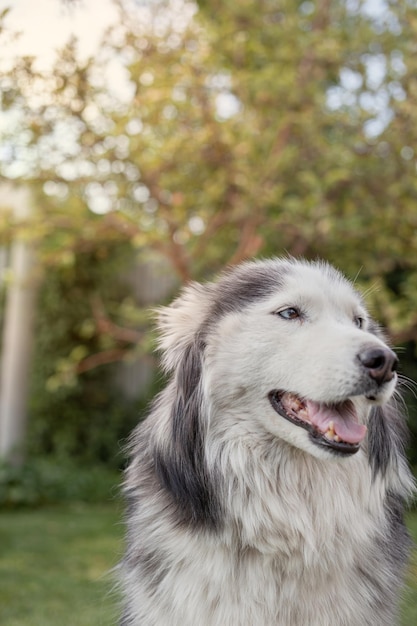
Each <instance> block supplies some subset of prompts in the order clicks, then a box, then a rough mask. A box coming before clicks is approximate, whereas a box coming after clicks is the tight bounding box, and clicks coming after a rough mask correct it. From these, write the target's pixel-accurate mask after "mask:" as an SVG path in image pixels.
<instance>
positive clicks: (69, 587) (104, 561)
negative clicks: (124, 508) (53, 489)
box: [0, 503, 123, 626]
mask: <svg viewBox="0 0 417 626" xmlns="http://www.w3.org/2000/svg"><path fill="white" fill-rule="evenodd" d="M120 519H121V511H120V505H119V504H117V503H113V504H111V505H103V506H100V505H94V506H92V505H83V504H78V505H77V504H72V505H66V506H60V507H54V508H44V509H38V510H34V511H18V512H10V513H4V512H3V513H2V514H1V515H0V624H4V626H114V624H117V614H118V606H117V596H116V594H115V592H114V591H113V590H112V587H113V580H112V576H111V574H110V573H109V572H110V570H111V568H112V567H114V566H115V565H116V563H117V561H118V559H119V557H120V554H121V551H122V539H121V537H122V534H123V528H122V526H121V523H120Z"/></svg>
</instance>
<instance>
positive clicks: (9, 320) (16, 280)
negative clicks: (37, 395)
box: [0, 186, 37, 465]
mask: <svg viewBox="0 0 417 626" xmlns="http://www.w3.org/2000/svg"><path fill="white" fill-rule="evenodd" d="M0 206H3V207H5V206H7V207H10V208H13V211H14V215H15V218H16V219H17V220H19V219H22V218H25V217H27V216H28V215H29V212H30V195H29V192H28V190H26V189H13V188H12V187H10V186H3V187H2V188H1V189H0ZM10 272H11V282H10V284H9V285H8V287H7V291H6V301H5V311H4V324H3V338H2V354H1V364H0V458H2V459H3V460H6V461H8V462H10V463H12V464H15V465H19V464H20V463H22V461H23V458H24V439H25V432H26V422H27V414H28V410H27V397H28V389H29V369H30V357H31V348H32V341H33V321H34V308H35V296H36V284H35V282H37V281H35V280H34V254H33V250H32V249H31V246H30V244H28V243H27V242H25V241H23V240H22V239H20V238H19V236H18V235H17V236H16V238H15V239H14V241H13V242H12V244H11V248H10Z"/></svg>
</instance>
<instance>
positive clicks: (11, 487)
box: [0, 457, 121, 510]
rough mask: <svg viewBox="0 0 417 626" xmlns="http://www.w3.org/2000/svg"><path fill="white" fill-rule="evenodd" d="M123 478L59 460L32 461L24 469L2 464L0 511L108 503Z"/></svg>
mask: <svg viewBox="0 0 417 626" xmlns="http://www.w3.org/2000/svg"><path fill="white" fill-rule="evenodd" d="M120 483H121V475H120V474H118V473H117V472H115V471H111V470H109V469H107V468H106V467H105V466H101V467H100V466H98V465H95V466H83V465H81V464H77V465H76V464H75V463H74V462H72V463H71V462H69V461H68V460H64V461H63V460H62V459H60V458H58V457H52V458H46V457H45V458H31V459H29V460H28V461H26V462H25V464H24V465H23V466H21V467H14V466H12V465H8V464H5V463H2V464H0V509H3V510H7V509H18V508H27V507H32V508H33V507H39V506H45V505H48V504H55V503H62V502H69V501H71V502H74V501H76V502H89V503H92V502H107V501H109V500H111V499H114V498H116V496H117V495H118V494H119V487H120Z"/></svg>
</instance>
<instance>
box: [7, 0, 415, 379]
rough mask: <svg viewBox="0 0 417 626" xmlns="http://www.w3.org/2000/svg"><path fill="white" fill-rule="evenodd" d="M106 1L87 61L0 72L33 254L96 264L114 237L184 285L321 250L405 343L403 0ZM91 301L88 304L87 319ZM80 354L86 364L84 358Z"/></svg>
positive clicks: (408, 68) (409, 233)
mask: <svg viewBox="0 0 417 626" xmlns="http://www.w3.org/2000/svg"><path fill="white" fill-rule="evenodd" d="M119 6H120V22H119V23H118V24H116V25H115V26H114V28H113V29H111V31H110V32H109V33H107V34H106V37H105V38H104V40H103V44H102V46H101V49H100V51H99V52H98V54H97V55H96V57H95V58H94V59H89V60H88V61H86V62H80V61H79V60H78V55H77V44H76V41H75V40H73V41H70V42H69V43H68V44H67V45H66V46H65V47H64V48H63V49H62V51H61V52H60V54H59V55H58V57H57V61H56V64H55V66H54V67H53V69H52V71H51V72H46V73H43V74H40V73H39V72H37V71H36V69H35V66H34V64H33V62H32V61H31V60H28V59H21V60H20V61H19V62H17V63H16V65H15V67H14V68H13V70H11V71H10V72H9V73H8V74H4V76H3V78H2V92H3V106H4V107H6V108H7V107H8V110H9V111H10V112H11V113H12V115H11V119H17V120H18V125H19V129H17V128H13V126H12V125H10V133H9V135H10V136H9V138H8V142H9V143H8V145H9V149H10V153H13V156H14V158H13V159H10V160H9V162H7V160H5V161H4V162H3V166H2V169H3V174H4V175H6V176H8V177H13V176H17V175H18V174H19V171H18V169H17V168H18V167H19V163H21V162H22V161H24V160H26V169H25V178H26V179H27V180H28V182H30V183H31V184H32V185H33V186H34V188H35V190H36V193H37V197H38V206H39V211H38V214H37V216H35V218H34V221H31V223H30V224H27V223H26V224H21V225H20V228H26V229H27V228H29V230H30V234H31V236H32V237H34V238H35V239H36V240H37V241H38V244H39V249H40V252H41V255H42V259H43V263H44V265H45V266H48V265H53V266H54V267H58V268H59V267H61V268H63V270H65V271H70V269H71V268H75V267H76V266H77V259H78V258H79V256H80V255H82V254H86V253H88V254H93V255H94V256H95V258H100V256H101V258H102V259H103V263H104V264H105V263H107V260H106V259H110V258H112V254H113V251H114V250H115V249H116V248H117V249H120V248H119V247H118V246H119V245H120V246H122V247H124V248H125V249H129V250H131V251H132V253H133V254H137V253H139V254H141V255H149V254H150V253H152V254H157V255H162V256H163V257H164V258H166V259H167V260H168V263H169V264H170V266H171V267H172V269H173V270H174V271H175V272H176V274H177V276H178V279H179V281H180V282H181V281H187V280H189V279H191V278H205V277H207V276H210V275H212V274H213V272H216V271H218V270H219V269H220V268H221V267H223V266H224V265H225V264H227V263H237V262H238V261H240V260H243V259H245V258H247V257H249V256H253V255H256V254H262V255H269V254H278V255H279V254H282V253H286V252H287V253H289V254H293V255H295V256H299V255H304V256H306V257H308V258H315V257H316V256H320V257H323V258H325V259H328V260H329V261H331V262H333V263H335V264H336V265H337V266H339V267H340V268H341V269H342V270H344V271H345V272H346V273H347V274H348V275H350V276H351V277H352V278H354V277H356V276H357V274H358V273H359V276H358V278H357V282H358V284H359V285H360V286H361V287H362V288H363V289H364V290H367V289H368V290H369V293H368V296H367V298H368V300H369V301H370V303H371V306H372V308H373V309H374V310H375V314H376V316H377V317H378V318H379V319H381V321H382V322H383V323H384V324H385V325H386V326H387V327H388V328H389V331H390V334H391V336H392V338H393V340H394V341H395V342H407V341H409V340H413V339H414V338H415V335H416V330H417V314H416V313H415V311H416V310H417V306H416V304H417V289H416V285H417V255H416V254H414V253H413V250H414V247H415V245H416V241H415V238H416V234H415V233H416V228H415V226H416V221H417V210H416V207H415V200H416V178H415V167H416V159H415V145H416V139H417V137H416V133H417V119H416V117H417V106H416V98H417V90H416V78H415V77H416V76H417V67H416V64H417V55H416V54H415V52H416V51H415V45H416V44H415V41H416V40H417V39H416V34H417V33H416V29H417V16H416V3H415V2H414V0H409V1H406V0H401V1H400V2H388V1H387V2H386V3H381V10H380V11H379V12H377V13H374V14H369V12H367V11H368V9H367V6H368V5H367V4H366V3H364V2H361V1H359V0H358V1H357V2H345V1H337V2H330V1H329V0H316V1H311V2H310V1H308V2H300V3H294V2H290V1H289V0H282V1H281V2H279V3H278V2H276V0H263V1H262V2H259V3H253V2H249V0H242V1H240V2H231V1H229V0H227V1H223V2H221V3H220V2H218V0H211V1H210V2H206V1H204V0H200V2H199V3H198V5H196V4H194V3H192V2H186V1H184V2H180V1H179V0H177V1H176V2H175V1H174V0H172V2H169V1H166V2H162V1H161V2H157V3H155V2H153V3H149V4H143V5H140V6H139V7H138V6H137V5H135V6H133V8H132V7H131V8H130V9H128V8H126V7H124V5H123V3H122V2H121V3H120V5H119ZM115 76H117V77H118V84H119V86H120V85H121V88H120V87H119V89H118V90H117V89H113V88H112V83H113V79H114V77H115ZM120 77H123V79H122V80H121V79H120ZM16 163H17V165H16ZM20 172H21V173H22V172H23V170H22V168H21V169H20ZM5 231H7V226H6V228H5ZM5 236H7V232H6V234H5ZM375 285H376V286H377V288H376V289H374V287H375ZM101 301H102V303H103V307H104V309H103V307H102V309H101V314H100V315H101V318H103V316H104V317H106V316H107V318H108V317H109V316H108V313H106V308H108V306H109V303H108V302H106V301H105V299H103V298H102V300H101ZM93 302H96V303H97V298H96V299H95V300H94V299H93V300H92V303H93ZM113 304H114V303H112V306H111V307H110V308H111V309H112V315H113V320H112V323H113V324H117V325H118V326H119V327H120V326H123V325H125V323H127V322H126V320H125V319H124V315H123V312H122V310H121V309H119V310H117V309H116V308H115V307H114V306H113ZM100 315H98V314H97V306H96V307H95V308H94V305H93V304H92V305H91V313H90V316H89V322H91V324H90V325H92V327H93V328H95V330H96V331H97V332H99V331H100ZM107 328H108V329H109V328H111V326H109V325H107ZM108 335H111V333H108ZM132 337H133V335H132ZM110 338H111V337H110ZM112 340H113V341H114V342H115V343H113V344H111V345H108V346H107V348H106V349H107V350H113V349H117V348H119V347H120V343H118V340H117V338H115V337H114V336H113V338H112ZM77 341H78V340H77ZM129 345H130V344H129V342H126V343H125V344H123V350H122V351H121V353H124V351H125V348H126V346H129ZM77 354H78V355H79V359H78V361H77V360H76V359H75V362H74V363H73V365H74V368H75V371H77V369H78V371H79V372H81V371H84V370H85V369H86V363H87V364H88V361H87V359H89V358H90V357H91V354H90V353H89V352H86V351H85V350H84V351H83V350H80V351H78V353H77ZM91 362H93V361H90V363H91Z"/></svg>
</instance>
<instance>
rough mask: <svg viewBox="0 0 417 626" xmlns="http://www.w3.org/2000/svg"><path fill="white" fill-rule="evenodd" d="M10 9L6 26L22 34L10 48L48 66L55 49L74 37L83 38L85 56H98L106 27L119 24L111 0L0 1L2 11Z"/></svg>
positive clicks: (81, 45) (81, 39) (82, 47)
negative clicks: (99, 43) (69, 0)
mask: <svg viewBox="0 0 417 626" xmlns="http://www.w3.org/2000/svg"><path fill="white" fill-rule="evenodd" d="M7 7H10V9H11V10H10V13H9V15H8V17H7V22H6V24H7V25H8V26H9V27H10V28H11V29H12V30H14V31H19V32H20V33H21V36H20V38H19V40H18V41H17V42H16V43H15V44H13V46H11V47H10V54H12V52H18V53H19V54H27V55H30V56H36V57H37V58H38V59H39V61H38V62H39V64H40V65H41V66H43V67H45V66H46V67H47V66H48V65H49V64H50V63H51V62H52V61H53V59H54V53H55V50H57V49H58V48H60V47H62V46H63V45H64V44H65V43H66V41H67V40H68V39H69V37H70V36H71V35H76V36H77V38H78V39H79V51H80V54H81V56H89V55H91V54H94V52H95V50H96V48H97V45H98V42H99V40H100V38H101V36H102V34H103V31H104V30H105V28H107V27H108V26H110V25H111V24H112V23H114V22H115V21H116V16H117V10H116V8H115V6H114V4H113V3H112V2H111V0H73V2H72V3H71V6H68V4H67V3H65V1H63V0H0V12H2V11H3V10H4V9H5V8H7Z"/></svg>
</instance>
